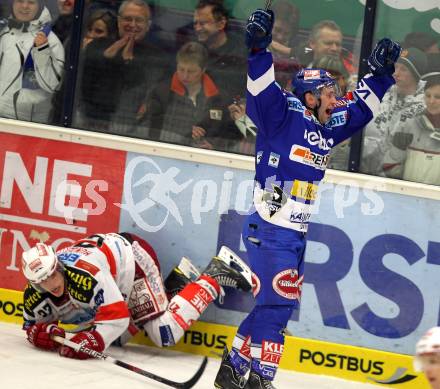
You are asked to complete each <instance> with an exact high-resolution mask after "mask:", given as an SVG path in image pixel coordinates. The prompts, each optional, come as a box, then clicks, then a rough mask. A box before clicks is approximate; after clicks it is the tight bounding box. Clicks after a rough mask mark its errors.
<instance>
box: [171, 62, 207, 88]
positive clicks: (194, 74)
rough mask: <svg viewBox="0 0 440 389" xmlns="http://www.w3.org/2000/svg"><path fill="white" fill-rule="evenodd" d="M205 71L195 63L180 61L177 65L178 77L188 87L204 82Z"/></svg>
mask: <svg viewBox="0 0 440 389" xmlns="http://www.w3.org/2000/svg"><path fill="white" fill-rule="evenodd" d="M202 76H203V69H202V68H201V67H200V66H199V65H198V64H196V63H194V62H186V61H179V62H178V63H177V77H178V78H179V80H180V82H181V83H182V84H183V85H185V86H186V87H191V86H194V85H197V84H200V83H201V82H202Z"/></svg>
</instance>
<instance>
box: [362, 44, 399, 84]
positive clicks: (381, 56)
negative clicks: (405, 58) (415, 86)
mask: <svg viewBox="0 0 440 389" xmlns="http://www.w3.org/2000/svg"><path fill="white" fill-rule="evenodd" d="M401 52H402V47H400V45H399V44H398V43H396V42H394V41H392V40H391V39H388V38H383V39H381V40H380V41H379V42H377V44H376V47H375V48H374V49H373V51H372V52H371V54H370V57H369V58H368V66H369V67H370V71H371V73H373V74H374V75H376V76H383V75H386V74H387V75H390V76H391V75H392V74H393V73H394V71H395V69H394V64H395V62H396V61H397V60H398V59H399V56H400V53H401Z"/></svg>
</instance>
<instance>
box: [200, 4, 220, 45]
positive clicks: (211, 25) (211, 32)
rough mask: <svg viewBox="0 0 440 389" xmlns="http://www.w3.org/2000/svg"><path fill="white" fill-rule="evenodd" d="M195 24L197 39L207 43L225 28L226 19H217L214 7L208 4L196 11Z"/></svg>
mask: <svg viewBox="0 0 440 389" xmlns="http://www.w3.org/2000/svg"><path fill="white" fill-rule="evenodd" d="M193 26H194V32H195V33H196V35H197V40H198V41H199V42H203V43H206V42H207V41H209V40H210V39H212V38H213V37H214V36H216V35H217V34H218V33H219V32H220V31H222V30H224V29H225V26H226V21H225V20H224V19H221V20H216V19H215V17H214V15H213V14H212V7H211V6H206V7H203V8H201V9H196V10H195V11H194V20H193Z"/></svg>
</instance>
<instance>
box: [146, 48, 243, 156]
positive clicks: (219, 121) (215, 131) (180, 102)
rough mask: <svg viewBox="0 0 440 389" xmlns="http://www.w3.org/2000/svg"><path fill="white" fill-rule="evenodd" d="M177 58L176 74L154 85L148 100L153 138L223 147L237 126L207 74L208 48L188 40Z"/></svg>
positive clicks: (149, 124) (200, 145)
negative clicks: (230, 117)
mask: <svg viewBox="0 0 440 389" xmlns="http://www.w3.org/2000/svg"><path fill="white" fill-rule="evenodd" d="M176 61H177V70H176V72H175V73H174V75H173V76H172V77H171V79H170V80H165V81H163V82H162V83H160V84H159V85H158V86H157V87H155V88H154V90H153V92H152V94H151V96H150V98H149V99H148V101H147V104H146V116H147V122H148V127H149V128H150V130H151V131H150V138H152V139H158V140H161V141H166V142H172V143H178V144H184V145H192V146H197V147H203V148H207V149H213V148H217V149H218V148H222V144H223V142H224V140H223V139H227V138H229V137H230V136H231V134H234V131H233V130H234V128H233V124H232V121H231V120H230V119H229V112H228V111H227V109H226V108H225V101H224V98H223V96H222V94H221V92H220V90H219V87H218V86H217V85H216V84H215V83H214V81H213V80H212V79H211V77H209V76H208V75H207V74H206V73H205V69H206V64H207V61H208V51H207V49H206V48H205V47H204V46H203V45H201V44H200V43H197V42H188V43H186V44H185V45H183V46H182V48H181V49H180V50H179V51H178V52H177V56H176ZM237 136H238V133H237Z"/></svg>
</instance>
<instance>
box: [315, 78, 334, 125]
mask: <svg viewBox="0 0 440 389" xmlns="http://www.w3.org/2000/svg"><path fill="white" fill-rule="evenodd" d="M336 102H337V100H336V91H335V89H334V88H333V87H331V86H329V87H325V88H323V89H322V91H321V105H320V106H319V108H318V120H319V121H320V123H322V124H324V123H326V122H327V121H328V120H329V119H330V116H331V115H332V112H333V110H334V109H335V106H336Z"/></svg>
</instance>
